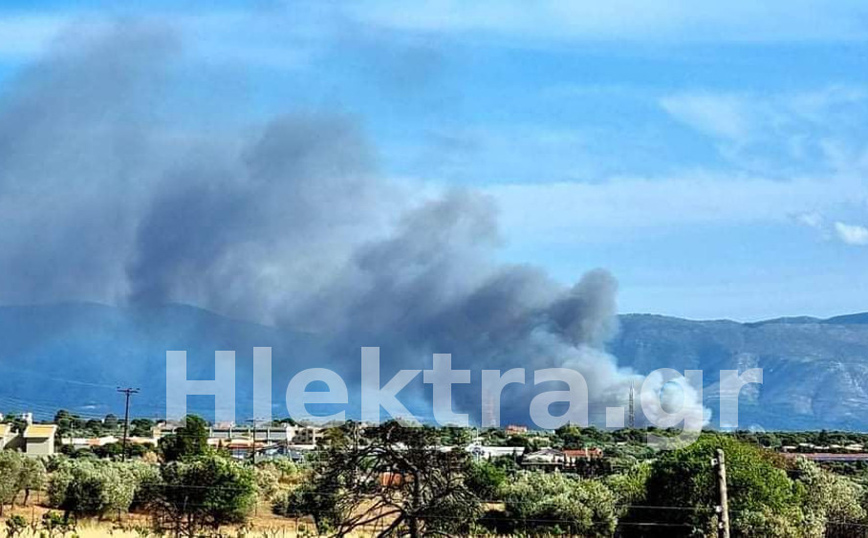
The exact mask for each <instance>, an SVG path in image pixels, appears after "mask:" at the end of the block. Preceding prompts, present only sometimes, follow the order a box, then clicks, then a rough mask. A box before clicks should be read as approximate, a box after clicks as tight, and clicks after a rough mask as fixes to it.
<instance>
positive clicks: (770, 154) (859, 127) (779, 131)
mask: <svg viewBox="0 0 868 538" xmlns="http://www.w3.org/2000/svg"><path fill="white" fill-rule="evenodd" d="M659 104H660V107H661V108H662V109H663V110H665V111H666V112H667V113H669V114H670V115H671V116H672V117H673V118H674V119H676V120H678V121H679V122H681V123H683V124H685V125H687V126H689V127H691V128H692V129H694V130H696V131H698V132H700V133H703V134H705V135H707V136H709V137H710V138H711V140H713V141H714V143H715V144H716V145H717V148H718V150H719V152H720V154H721V156H723V157H724V158H726V159H728V160H729V161H731V162H733V163H734V164H735V165H737V166H739V167H741V168H743V169H745V170H753V171H757V170H762V171H763V172H764V173H767V174H782V175H784V176H787V175H790V174H791V173H792V171H794V170H800V171H802V170H817V169H818V168H825V169H828V170H833V171H836V172H843V173H851V172H852V170H853V169H854V168H865V166H866V165H868V157H866V156H868V145H865V144H864V143H863V142H862V140H864V139H865V137H866V135H868V124H866V123H865V121H864V118H865V117H866V116H868V91H866V88H864V87H859V86H841V85H833V86H827V87H823V88H819V89H814V90H810V91H799V92H780V93H772V94H761V93H752V92H715V91H688V92H680V93H675V94H672V95H668V96H665V97H663V98H662V99H660V102H659Z"/></svg>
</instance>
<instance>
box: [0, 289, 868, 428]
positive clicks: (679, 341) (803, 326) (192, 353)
mask: <svg viewBox="0 0 868 538" xmlns="http://www.w3.org/2000/svg"><path fill="white" fill-rule="evenodd" d="M619 322H620V323H619V325H620V330H619V332H618V333H617V334H616V335H615V336H614V337H613V338H612V339H611V341H610V342H609V343H608V346H607V348H608V351H610V352H611V353H613V354H614V355H615V356H616V357H617V358H618V365H619V366H620V367H625V368H632V369H634V370H635V371H637V372H639V373H642V374H646V373H648V372H650V371H652V370H655V369H658V368H675V369H676V370H678V371H681V372H683V371H685V370H688V369H699V370H702V371H703V397H704V402H705V404H706V405H707V406H708V407H709V408H711V409H712V410H713V412H714V417H716V416H717V413H716V411H717V409H716V407H717V405H716V398H717V395H718V392H719V372H720V370H731V369H736V370H739V371H744V370H745V369H747V368H762V369H763V371H764V383H763V384H762V385H749V386H746V387H745V388H744V389H743V390H742V397H741V400H740V414H741V419H742V420H740V424H739V426H740V427H741V426H744V427H748V426H750V427H761V428H765V429H797V428H827V429H832V428H839V429H868V417H863V412H862V410H863V409H864V408H865V407H866V406H868V313H853V314H845V315H841V316H833V317H830V318H825V319H822V318H815V317H810V316H797V317H786V318H775V319H770V320H761V321H757V322H748V323H743V322H738V321H733V320H726V319H719V320H688V319H684V318H678V317H673V316H665V315H659V314H623V315H621V316H619ZM323 342H324V340H323V338H322V337H321V336H320V335H316V334H311V333H304V332H301V331H291V330H284V329H278V328H275V327H270V326H267V325H262V324H258V323H255V322H250V321H244V320H236V319H232V318H228V317H226V316H222V315H220V314H216V313H214V312H211V311H208V310H205V309H201V308H197V307H195V306H191V305H182V304H170V305H156V306H147V307H139V306H135V307H134V306H124V307H116V306H110V305H103V304H100V303H77V302H67V303H59V304H43V305H23V306H0V376H2V379H3V381H4V383H3V385H2V387H5V388H0V410H2V411H13V410H22V411H23V410H25V409H27V408H30V409H32V410H35V411H36V412H37V413H38V414H41V415H43V416H45V415H50V414H51V413H52V412H53V410H55V409H57V408H59V407H70V408H73V410H76V411H78V412H80V413H90V414H93V415H94V416H100V415H104V414H105V413H107V412H109V411H113V412H116V411H118V410H119V408H118V406H119V403H120V402H119V400H118V399H117V398H116V394H115V393H114V387H115V386H117V385H121V384H123V385H129V386H142V387H143V388H145V389H146V390H143V391H142V394H141V395H139V396H137V398H136V400H135V406H134V410H137V412H139V413H141V414H142V415H143V416H161V415H162V414H163V413H164V402H165V376H164V373H165V362H164V361H165V351H166V350H168V349H183V350H187V352H188V364H189V365H190V366H189V376H190V378H191V379H208V378H213V368H214V365H213V353H214V351H215V350H218V349H233V350H235V351H236V363H237V365H238V379H237V389H236V390H237V392H238V395H239V402H241V401H246V400H249V393H250V386H251V383H252V381H251V373H250V365H251V361H252V349H253V347H254V346H257V347H258V346H269V347H272V348H273V349H274V350H275V358H276V360H275V361H274V365H275V384H274V387H273V394H274V395H275V398H274V401H275V402H279V401H282V395H283V394H285V390H286V381H287V380H288V379H289V378H291V375H292V372H293V371H296V370H299V369H302V368H306V367H312V366H323V365H324V364H323V362H324V361H323V354H322V348H323V347H324V346H323ZM326 366H327V365H326ZM194 399H195V398H194ZM198 405H199V406H200V407H201V408H203V409H206V408H208V407H209V406H210V407H211V408H212V409H213V400H211V401H210V403H209V401H208V399H207V398H205V400H204V401H201V402H199V404H198ZM191 408H193V409H195V408H197V405H196V404H194V403H191ZM245 411H247V410H246V409H245V408H244V406H243V405H239V413H243V412H245ZM713 420H715V421H716V418H715V419H713ZM714 425H716V423H715V424H714Z"/></svg>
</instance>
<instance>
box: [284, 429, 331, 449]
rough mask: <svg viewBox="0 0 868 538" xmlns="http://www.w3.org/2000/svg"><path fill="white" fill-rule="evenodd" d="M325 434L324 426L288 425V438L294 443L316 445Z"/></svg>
mask: <svg viewBox="0 0 868 538" xmlns="http://www.w3.org/2000/svg"><path fill="white" fill-rule="evenodd" d="M324 436H325V430H324V429H323V428H317V427H314V426H287V427H286V439H287V442H288V443H290V444H292V445H316V444H318V443H319V441H320V439H322V438H323V437H324Z"/></svg>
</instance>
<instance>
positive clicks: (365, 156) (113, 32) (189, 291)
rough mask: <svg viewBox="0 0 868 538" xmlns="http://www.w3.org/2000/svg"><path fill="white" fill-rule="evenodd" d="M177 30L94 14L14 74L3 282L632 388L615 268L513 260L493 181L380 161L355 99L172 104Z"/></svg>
mask: <svg viewBox="0 0 868 538" xmlns="http://www.w3.org/2000/svg"><path fill="white" fill-rule="evenodd" d="M180 41H181V40H180V39H178V36H175V35H174V34H173V33H172V32H169V31H167V30H166V29H163V28H155V27H154V26H153V25H139V24H132V23H123V24H118V25H112V26H111V27H109V28H102V29H100V30H99V31H97V32H94V31H93V30H91V31H89V32H88V33H87V35H86V37H85V38H82V39H71V38H67V39H66V40H64V41H62V44H61V46H59V47H58V49H57V50H56V51H55V52H54V53H53V54H51V55H50V56H49V57H47V58H45V59H43V60H41V61H40V62H38V63H37V64H35V65H32V66H30V67H28V68H26V69H25V70H24V72H23V73H22V74H20V75H19V76H18V78H17V79H16V80H15V81H13V82H12V83H11V84H10V85H9V87H8V89H7V91H6V94H5V95H4V96H3V97H2V100H0V163H2V165H0V193H2V196H0V211H2V214H3V215H4V224H5V226H4V227H3V229H2V230H0V252H2V255H0V267H2V272H3V274H4V277H5V278H4V279H3V281H2V282H0V301H2V302H3V303H7V304H9V303H34V302H53V301H66V300H88V301H100V302H107V303H114V304H132V305H139V304H153V303H166V302H178V303H186V304H193V305H197V306H200V307H203V308H207V309H210V310H214V311H216V312H219V313H222V314H225V315H229V316H232V317H236V318H243V319H249V320H253V321H258V322H263V323H268V324H273V325H276V326H278V327H285V328H288V329H294V330H305V331H309V332H312V333H316V334H317V335H319V336H321V337H322V339H323V342H327V344H324V348H325V349H323V350H322V357H324V358H327V359H325V360H327V361H331V362H332V366H334V365H335V363H345V364H346V365H345V368H346V369H349V370H351V369H352V368H353V366H349V364H357V362H358V359H357V357H358V349H359V347H360V346H362V345H367V346H371V345H373V346H380V347H382V348H383V350H384V352H383V355H382V356H383V359H384V362H385V363H386V364H387V365H388V367H391V368H395V369H397V368H400V367H405V366H406V367H411V366H407V365H408V364H413V365H414V366H419V365H418V364H416V363H418V361H420V360H423V359H422V358H423V357H429V358H430V354H431V353H452V354H453V357H454V364H455V367H456V368H473V369H475V370H479V369H506V368H511V367H525V368H528V369H533V368H542V367H552V366H567V367H571V368H575V369H577V370H579V371H580V372H581V373H582V374H583V375H584V376H585V378H586V379H587V381H588V385H589V388H590V396H591V402H592V405H615V404H620V405H623V403H624V399H625V398H626V394H627V387H628V386H629V384H630V381H631V380H635V379H636V376H635V375H634V374H633V373H632V372H627V371H622V370H620V369H619V368H618V366H617V362H616V360H615V358H614V357H612V356H611V355H609V354H607V353H606V352H605V343H606V341H607V339H608V338H609V337H610V336H611V335H612V334H613V333H614V332H615V331H616V330H617V326H616V317H615V314H616V303H615V294H616V288H617V285H616V281H615V279H614V278H613V277H612V276H611V275H610V274H609V273H607V272H606V271H604V270H594V271H591V272H589V273H587V274H585V275H584V276H582V277H581V278H580V279H579V280H578V282H577V283H576V284H575V285H574V286H571V287H564V286H563V285H561V284H560V283H558V282H556V281H554V280H553V279H551V278H550V277H548V276H547V275H546V274H545V273H544V271H542V270H541V269H539V268H537V267H534V266H532V265H508V264H504V263H501V262H499V261H498V260H497V256H496V254H497V249H498V246H499V245H500V242H501V238H500V237H499V235H498V229H497V208H496V207H494V205H493V203H492V202H491V200H489V199H487V198H486V197H484V196H482V195H480V194H479V193H477V192H474V191H473V190H471V189H452V190H444V191H442V192H437V193H435V194H432V193H430V192H427V193H426V194H418V193H417V192H416V189H414V188H413V186H411V185H407V184H404V183H400V182H393V181H390V180H388V179H386V178H384V177H382V175H381V174H380V173H379V172H378V170H377V164H376V162H377V159H376V152H375V150H374V148H373V147H372V146H371V144H370V143H369V142H368V141H367V139H366V137H365V134H364V132H363V129H362V128H361V126H360V125H359V121H358V120H357V119H356V118H354V117H352V116H348V115H341V114H333V113H323V112H316V111H310V110H297V109H296V110H290V112H288V113H287V114H285V115H281V116H279V117H275V118H273V119H271V120H269V121H267V122H265V123H264V125H261V126H260V127H256V128H244V129H241V128H239V129H238V130H237V131H235V132H231V133H228V134H226V133H213V132H210V131H208V130H207V129H205V130H202V129H198V130H197V128H196V126H190V125H189V124H188V123H186V122H184V121H176V120H174V119H173V118H174V113H173V108H175V102H174V101H173V98H174V97H173V96H175V95H176V94H175V93H173V83H172V79H173V77H174V76H175V74H174V73H173V58H174V57H175V56H176V55H178V54H180V53H181V52H180V51H181V50H182V49H181V48H180ZM212 113H213V114H219V113H220V111H219V110H213V111H212ZM576 204H577V211H578V210H580V208H581V201H580V200H577V201H576ZM350 358H351V359H353V360H349V359H350ZM414 361H415V362H414ZM336 368H337V367H336ZM464 398H465V400H463V401H464V403H465V405H466V406H468V407H469V406H471V405H473V404H472V403H471V402H472V401H473V400H472V398H470V396H467V395H465V396H464ZM691 398H692V399H694V401H691V402H688V405H699V404H698V402H696V401H695V395H692V394H691V395H688V399H691ZM476 399H477V404H476V405H477V406H478V393H477V395H476Z"/></svg>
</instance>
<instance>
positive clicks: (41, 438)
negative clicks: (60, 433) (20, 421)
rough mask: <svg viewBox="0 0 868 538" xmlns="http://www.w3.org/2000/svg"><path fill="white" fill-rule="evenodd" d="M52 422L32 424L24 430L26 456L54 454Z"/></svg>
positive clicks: (55, 431) (54, 432)
mask: <svg viewBox="0 0 868 538" xmlns="http://www.w3.org/2000/svg"><path fill="white" fill-rule="evenodd" d="M56 433H57V426H55V425H54V424H32V425H30V426H27V429H25V430H24V453H25V454H27V455H28V456H33V457H39V456H51V455H53V454H54V436H55V434H56Z"/></svg>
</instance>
